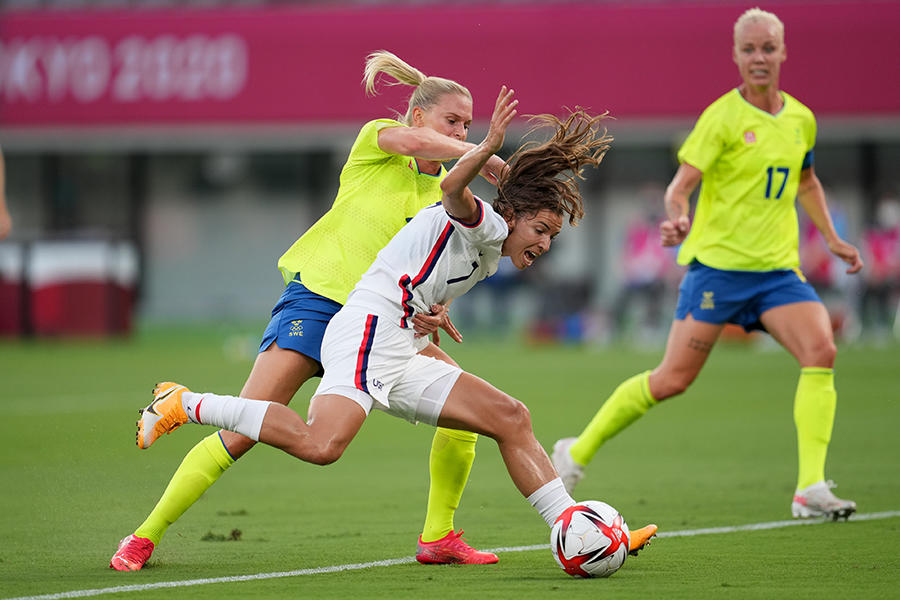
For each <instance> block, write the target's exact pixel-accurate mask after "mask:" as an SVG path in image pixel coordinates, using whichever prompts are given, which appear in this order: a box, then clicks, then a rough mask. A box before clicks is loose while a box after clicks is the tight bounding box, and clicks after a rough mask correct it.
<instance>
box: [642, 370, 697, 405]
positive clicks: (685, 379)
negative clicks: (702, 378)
mask: <svg viewBox="0 0 900 600" xmlns="http://www.w3.org/2000/svg"><path fill="white" fill-rule="evenodd" d="M696 378H697V374H696V373H693V372H687V371H673V372H668V371H659V372H657V371H654V372H653V373H651V374H650V395H651V396H653V398H654V399H655V400H656V401H657V402H659V401H661V400H665V399H666V398H671V397H672V396H678V395H680V394H683V393H684V392H685V391H686V390H687V389H688V387H690V385H691V384H692V383H693V382H694V379H696Z"/></svg>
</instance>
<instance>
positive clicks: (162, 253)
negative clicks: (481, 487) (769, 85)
mask: <svg viewBox="0 0 900 600" xmlns="http://www.w3.org/2000/svg"><path fill="white" fill-rule="evenodd" d="M747 6H749V5H747V4H746V3H743V2H730V1H726V2H682V1H663V2H656V1H654V2H630V3H625V2H597V3H587V2H583V3H568V2H546V3H537V2H489V3H479V4H478V5H476V3H474V2H472V3H469V2H449V3H436V2H402V3H385V2H340V3H333V2H323V3H317V2H308V3H306V2H304V3H282V2H271V3H269V2H197V3H191V2H186V3H181V2H165V1H163V2H155V1H152V2H124V1H123V2H117V1H113V0H111V1H98V2H88V1H80V0H49V1H48V0H5V1H4V2H2V3H0V10H2V12H0V147H2V148H3V152H4V154H5V158H6V170H7V172H6V176H7V196H8V204H9V206H10V211H11V213H12V216H13V218H14V222H15V228H14V231H13V234H12V236H11V237H10V238H9V239H8V240H6V241H4V242H0V303H2V307H3V310H0V313H2V315H3V317H2V318H0V330H2V331H3V332H4V333H6V334H7V335H14V336H15V335H30V334H48V335H59V334H67V333H74V334H83V333H123V332H128V331H130V330H131V329H132V328H133V323H134V322H135V321H134V318H135V317H136V318H137V320H138V321H140V322H144V323H183V322H189V321H191V322H213V323H221V322H239V321H249V320H253V321H262V320H263V319H265V317H266V315H267V311H268V310H269V309H270V308H271V306H272V304H273V302H274V300H275V299H276V298H277V296H278V294H279V293H280V289H281V285H282V283H281V279H280V276H279V274H278V273H277V270H276V269H275V260H276V258H277V257H278V256H279V255H280V254H281V253H282V252H283V250H284V249H285V248H287V246H288V245H290V243H292V242H293V241H294V239H296V237H298V236H299V234H300V233H302V232H303V231H304V230H305V229H306V228H307V227H308V226H309V225H310V224H311V223H312V222H313V221H314V220H315V219H316V218H317V217H318V216H319V215H320V214H321V213H322V212H323V211H324V210H326V209H327V207H328V206H329V205H330V203H331V201H332V199H333V197H334V192H335V191H336V187H337V179H338V172H339V169H340V166H341V164H342V162H343V160H344V158H345V156H346V153H347V151H348V149H349V146H350V144H351V143H352V140H353V138H354V136H355V133H356V131H357V129H358V127H359V126H360V125H361V124H362V123H363V122H364V121H366V120H368V119H370V118H375V117H380V116H387V115H390V114H391V112H392V110H393V109H395V108H396V109H402V108H403V107H404V100H405V94H406V90H404V89H402V88H386V87H383V88H382V89H383V93H382V94H381V95H379V96H377V97H375V98H366V97H365V96H364V93H363V90H362V87H361V85H360V79H361V74H362V65H363V60H364V57H365V55H366V54H367V53H368V52H370V51H372V50H376V49H380V48H386V49H389V50H392V51H394V52H396V53H397V54H398V55H400V56H401V57H403V58H405V59H406V60H408V61H409V62H410V63H411V64H413V65H415V66H417V67H418V68H420V69H421V70H423V71H424V72H425V73H427V74H436V75H442V76H446V77H450V78H453V79H456V80H458V81H460V82H461V83H463V84H465V85H467V86H468V87H469V88H470V89H471V91H472V92H473V95H474V97H475V123H474V125H473V128H472V132H471V135H470V140H474V141H478V140H479V139H480V136H481V135H483V133H484V124H485V121H486V119H487V117H488V116H489V109H490V106H491V104H492V99H493V98H494V97H495V94H496V90H497V89H498V88H499V86H500V84H504V83H505V84H508V85H510V86H512V87H513V88H515V89H516V90H517V93H518V96H519V98H520V101H521V106H522V110H523V112H529V113H538V112H555V113H559V112H560V111H561V107H563V106H575V105H580V106H585V107H587V108H589V109H591V110H593V111H597V112H600V111H604V110H608V111H609V112H610V114H611V115H613V116H614V117H616V119H615V120H613V121H610V122H609V128H610V130H611V132H612V133H613V135H614V136H615V137H616V141H615V143H614V147H613V150H612V151H611V152H610V154H609V156H608V158H607V159H606V161H605V162H604V164H603V165H602V166H601V168H600V169H599V170H598V171H597V172H596V173H591V174H589V178H588V181H587V182H586V183H585V185H584V186H583V189H584V193H585V197H586V199H587V206H588V210H587V218H586V220H585V222H584V224H583V225H582V226H581V227H579V228H577V229H575V230H573V231H571V232H566V233H565V234H564V235H563V236H562V237H561V238H560V240H559V242H558V243H557V244H556V245H555V246H554V251H553V252H552V253H551V254H549V255H548V257H547V258H545V259H542V261H541V263H540V264H539V265H538V268H539V269H541V270H542V271H543V272H544V274H545V275H547V277H546V278H544V279H543V280H542V282H541V283H540V284H538V285H525V286H522V285H519V284H521V283H522V282H523V281H527V280H528V279H530V278H529V276H528V274H527V273H526V274H523V275H519V274H516V273H508V271H507V270H503V271H501V274H500V276H498V277H496V278H494V280H492V281H491V282H490V283H489V284H485V285H484V286H481V289H476V290H475V292H473V294H472V296H471V297H469V298H464V299H462V300H460V302H459V303H458V304H457V306H456V307H455V308H454V312H455V314H456V317H455V319H456V321H457V324H458V325H459V326H460V327H461V328H463V330H464V332H465V333H466V334H468V335H469V336H472V335H477V334H478V333H487V332H489V333H491V334H498V333H503V332H510V331H514V332H518V331H522V330H524V331H526V332H527V333H528V334H529V335H531V336H533V337H537V338H541V339H545V338H550V339H557V338H562V339H572V340H589V341H596V342H600V343H603V342H606V341H610V340H614V339H616V338H626V339H627V340H628V341H632V342H635V341H636V342H646V343H648V344H656V343H658V342H660V341H661V337H662V336H663V335H664V330H665V328H666V327H667V322H668V319H669V315H670V308H671V305H672V302H673V300H674V294H675V285H676V284H677V281H678V278H679V274H680V272H679V271H678V269H677V267H675V266H674V264H673V260H672V257H671V255H667V254H665V253H662V252H661V251H660V250H658V249H656V250H648V248H649V246H650V245H649V244H646V243H644V242H642V241H641V235H645V236H646V235H648V234H647V233H646V232H647V231H652V229H649V230H645V231H644V233H643V234H641V230H640V226H639V224H640V223H645V224H646V223H649V224H650V226H651V227H653V226H655V222H656V221H658V220H659V215H660V210H661V198H662V191H663V188H664V186H665V185H666V183H667V182H668V181H669V179H670V177H671V175H672V174H673V172H674V170H675V167H676V164H675V159H674V152H675V150H676V149H677V147H678V145H679V144H680V141H681V140H682V139H683V137H684V136H685V135H686V133H687V132H688V131H689V129H690V127H691V126H692V124H693V122H694V121H695V120H696V118H697V116H698V115H699V113H700V111H701V110H702V109H703V108H704V107H705V106H707V105H708V104H709V103H710V102H711V101H712V100H713V99H715V98H716V97H718V96H719V95H720V94H722V93H723V92H724V91H726V90H727V89H729V88H730V87H732V86H734V85H736V84H737V83H738V77H737V72H736V69H735V67H734V65H733V63H732V62H731V60H730V47H731V25H732V23H733V21H734V20H735V18H736V17H737V15H738V14H740V12H741V11H742V10H744V9H745V8H746V7H747ZM763 8H766V9H768V10H773V11H774V12H776V13H777V14H779V15H780V17H781V18H782V19H783V21H784V22H785V24H786V28H787V40H786V41H787V47H788V51H789V58H788V62H787V63H786V65H785V67H784V69H783V71H782V87H783V88H784V89H785V90H786V91H788V92H789V93H791V94H792V95H794V96H795V97H797V98H799V99H800V100H801V101H803V102H804V103H806V104H807V105H808V106H809V107H811V108H812V109H813V111H814V112H815V113H816V115H817V117H818V124H819V137H818V143H817V146H816V170H817V173H818V175H819V177H820V178H821V179H822V181H823V183H824V184H825V186H826V189H827V192H828V197H829V203H830V206H831V209H832V211H833V213H834V215H835V220H836V221H837V222H838V226H839V229H841V230H842V233H843V234H844V235H845V236H846V237H847V238H848V239H849V240H851V241H854V242H855V243H858V244H859V243H861V239H862V235H863V233H864V232H865V231H866V229H867V228H868V227H870V226H872V225H873V224H875V223H876V222H877V220H878V218H879V215H880V211H879V207H880V206H881V204H882V203H883V202H884V200H885V199H890V198H891V197H896V194H897V191H898V179H897V178H898V175H897V169H896V165H897V163H898V159H900V86H898V85H897V81H900V64H898V62H897V60H896V56H897V52H896V50H897V45H896V39H895V32H896V28H897V25H898V24H900V5H898V4H897V3H896V2H878V1H864V2H826V3H820V2H816V3H813V2H795V1H781V2H769V3H766V4H765V5H764V6H763ZM524 129H525V125H524V121H522V122H521V123H520V126H519V128H518V131H517V132H514V134H513V135H511V136H508V140H507V141H508V144H509V145H510V146H512V145H513V144H515V143H517V142H518V139H519V134H521V133H522V132H524ZM479 191H480V192H482V193H483V194H484V195H485V196H487V197H490V190H489V189H485V188H483V187H481V188H479ZM882 212H883V211H882ZM635 227H636V229H634V233H629V232H630V231H632V229H633V228H635ZM650 237H651V238H652V235H650ZM644 241H646V240H644ZM652 241H653V242H654V244H655V240H652ZM809 247H810V248H813V249H814V248H815V247H816V245H815V244H810V245H809ZM627 259H630V260H627ZM818 260H819V259H818V258H816V254H815V253H814V252H813V253H809V254H805V255H804V263H805V264H804V268H805V269H806V270H807V271H808V273H809V274H810V275H811V277H813V279H814V283H816V284H817V285H818V287H819V288H820V291H821V293H822V294H823V297H825V298H826V301H827V303H828V304H829V307H830V308H831V310H832V312H833V314H834V315H835V325H836V327H841V328H842V331H841V332H840V333H842V334H844V336H845V337H853V338H858V337H859V336H864V335H867V334H868V335H883V334H884V332H885V331H887V330H888V329H889V327H890V325H891V323H890V322H887V321H886V319H884V318H881V322H879V320H878V317H877V316H876V317H872V318H866V319H863V317H862V310H863V300H864V298H865V296H866V293H867V289H866V288H867V286H866V282H865V279H864V278H862V277H860V278H853V279H848V278H845V277H842V276H841V272H842V270H841V269H840V268H839V266H836V265H834V264H832V263H830V262H829V261H828V260H827V259H826V260H825V262H824V263H821V262H818V263H817V262H816V261H818ZM660 282H663V283H660ZM889 287H890V294H894V296H893V297H891V298H889V300H890V302H892V303H895V302H896V293H897V278H896V273H895V274H894V275H893V280H892V283H891V285H890V286H889ZM629 292H631V293H629ZM894 306H895V304H891V308H893V307H894ZM848 317H849V319H848ZM863 321H865V325H866V326H867V328H863V324H864V323H863ZM869 325H871V327H869Z"/></svg>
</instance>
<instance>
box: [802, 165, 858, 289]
mask: <svg viewBox="0 0 900 600" xmlns="http://www.w3.org/2000/svg"><path fill="white" fill-rule="evenodd" d="M797 201H798V202H800V205H801V206H803V210H805V211H806V214H808V215H809V218H810V219H811V220H812V222H813V223H814V224H815V226H816V229H818V230H819V232H820V233H821V234H822V236H823V237H824V238H825V243H826V244H828V249H829V250H831V253H832V254H834V255H835V256H837V257H838V258H840V259H841V260H843V261H844V262H845V263H847V264H848V265H850V266H849V267H848V268H847V272H848V273H856V272H858V271H859V270H860V269H862V268H863V261H862V258H860V256H859V250H857V248H856V246H854V245H853V244H848V243H847V242H845V241H844V240H842V239H841V238H840V236H839V235H838V234H837V231H836V230H835V228H834V223H833V222H832V220H831V214H829V212H828V205H827V204H826V203H825V189H824V188H823V187H822V182H821V181H819V178H818V177H816V173H815V171H814V170H813V168H812V167H808V168H806V169H803V170H802V171H801V172H800V187H799V188H797Z"/></svg>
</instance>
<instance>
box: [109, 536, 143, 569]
mask: <svg viewBox="0 0 900 600" xmlns="http://www.w3.org/2000/svg"><path fill="white" fill-rule="evenodd" d="M153 548H154V546H153V542H151V541H150V540H148V539H147V538H142V537H137V536H136V535H134V534H132V535H129V536H127V537H124V538H122V541H121V542H119V549H118V550H116V553H115V554H113V556H112V558H111V559H109V568H110V569H115V570H116V571H140V570H141V567H143V566H144V563H145V562H147V559H149V558H150V555H151V554H153Z"/></svg>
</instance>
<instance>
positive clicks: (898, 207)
mask: <svg viewBox="0 0 900 600" xmlns="http://www.w3.org/2000/svg"><path fill="white" fill-rule="evenodd" d="M862 251H863V256H864V260H865V261H866V267H867V268H866V271H865V277H864V278H863V288H862V302H861V307H860V309H861V319H862V326H863V334H864V335H865V336H866V337H867V338H870V339H873V340H874V341H877V342H878V341H884V340H885V339H886V338H887V337H888V336H889V335H893V336H894V337H895V338H898V339H900V325H898V317H900V199H898V198H897V197H895V196H885V197H884V198H882V199H881V201H880V202H879V203H878V208H877V211H876V213H875V222H874V223H872V224H871V225H870V226H869V227H867V228H866V230H865V232H864V233H863V244H862Z"/></svg>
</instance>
